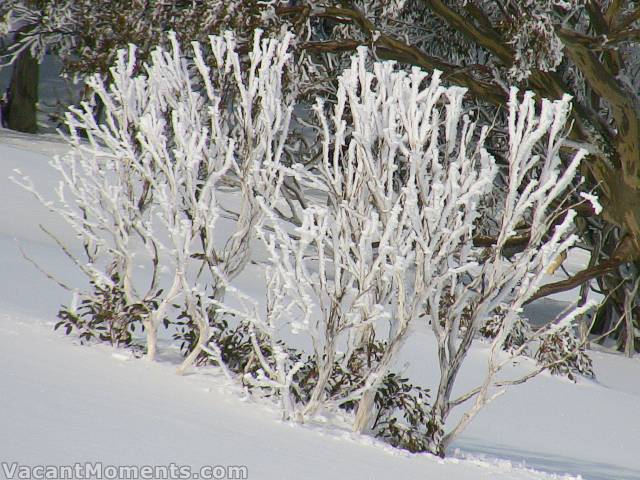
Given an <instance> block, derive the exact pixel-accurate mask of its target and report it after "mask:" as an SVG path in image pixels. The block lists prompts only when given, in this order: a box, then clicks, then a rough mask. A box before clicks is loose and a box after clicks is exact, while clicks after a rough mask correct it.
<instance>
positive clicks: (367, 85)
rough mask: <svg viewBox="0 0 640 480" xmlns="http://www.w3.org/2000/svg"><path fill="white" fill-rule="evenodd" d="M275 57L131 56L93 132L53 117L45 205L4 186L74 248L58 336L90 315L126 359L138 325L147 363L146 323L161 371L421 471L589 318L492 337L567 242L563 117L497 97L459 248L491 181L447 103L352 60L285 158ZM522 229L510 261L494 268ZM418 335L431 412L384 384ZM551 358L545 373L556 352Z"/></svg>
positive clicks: (476, 145)
mask: <svg viewBox="0 0 640 480" xmlns="http://www.w3.org/2000/svg"><path fill="white" fill-rule="evenodd" d="M290 42H291V35H290V34H286V35H283V36H281V37H280V38H278V39H274V38H272V39H264V38H262V33H261V32H260V31H258V32H257V33H256V35H255V37H254V40H253V46H252V51H251V52H250V54H249V55H248V61H247V63H246V64H243V63H241V60H240V56H239V54H238V53H237V52H236V49H237V47H236V41H235V38H234V36H233V35H232V34H225V36H223V37H216V36H213V37H211V38H210V43H209V46H208V47H207V48H204V47H202V46H200V45H199V44H198V43H194V44H193V45H192V46H191V48H190V49H189V50H188V53H183V51H182V50H181V48H180V45H179V42H178V41H177V39H176V37H175V35H170V36H169V43H170V45H171V46H170V48H168V49H165V48H158V49H156V50H154V51H153V52H152V54H151V56H150V60H149V62H148V63H147V64H146V65H145V67H144V69H142V70H140V69H139V68H138V67H137V65H138V63H137V59H136V51H135V47H133V46H132V47H130V48H129V50H128V51H120V52H119V54H118V60H117V62H116V63H115V65H114V66H113V67H112V69H111V75H110V77H109V78H108V80H107V79H103V78H102V77H100V76H94V77H92V78H91V79H90V80H89V82H88V85H89V86H90V88H91V89H92V91H93V92H94V94H95V96H96V97H97V98H99V99H100V101H101V102H102V104H103V105H104V107H105V108H104V109H105V116H104V121H100V122H99V121H97V120H96V118H95V116H94V112H93V109H92V106H91V105H90V104H88V103H85V104H83V105H81V106H80V107H78V108H74V109H72V110H71V111H70V112H69V114H68V116H67V125H68V127H69V130H70V134H69V136H68V140H69V143H70V145H71V147H72V149H71V152H70V153H69V154H68V155H64V156H61V157H57V158H55V159H54V160H53V162H52V166H53V168H54V169H55V170H56V172H57V174H58V175H59V176H60V179H61V180H60V186H59V188H58V190H57V196H56V198H55V199H54V200H48V199H46V198H45V197H44V196H42V195H41V194H40V193H38V191H37V189H36V188H35V186H34V185H32V183H31V182H30V180H29V179H28V178H22V180H20V182H21V183H22V185H23V186H24V187H25V188H27V189H28V190H29V191H31V192H32V193H34V194H35V195H36V196H37V197H38V198H40V199H41V200H42V201H43V203H45V205H47V206H48V207H49V208H50V209H51V210H53V211H55V212H57V213H58V214H60V215H61V216H62V217H63V218H64V219H65V220H66V222H67V224H68V225H69V227H70V228H71V229H72V230H73V232H74V233H75V234H76V236H77V237H78V238H79V239H80V241H81V242H82V245H83V247H84V253H85V255H86V258H85V259H81V258H80V257H79V256H77V255H76V254H74V251H73V250H72V249H70V248H68V247H66V246H63V248H64V249H65V252H67V254H68V255H69V256H70V257H71V258H72V259H73V260H74V261H75V262H76V264H77V265H78V267H79V268H80V269H81V270H82V271H83V272H84V273H85V274H86V275H87V277H88V279H89V282H90V285H92V286H93V290H89V291H84V290H79V291H78V292H77V293H76V296H77V297H78V302H76V303H79V304H80V306H79V307H77V309H76V308H75V307H73V306H71V307H69V308H66V309H64V310H63V312H62V315H61V316H62V320H63V322H67V323H64V324H65V325H67V326H68V327H69V328H74V327H75V328H80V329H81V330H82V329H86V328H89V329H91V328H95V327H96V325H95V324H94V323H91V321H92V320H95V319H93V318H91V316H92V315H93V312H98V313H99V314H100V315H101V317H100V318H103V317H104V320H103V323H102V324H101V323H100V322H98V326H100V327H101V328H102V327H106V330H108V331H113V328H111V327H112V324H113V325H116V327H117V329H119V330H118V332H120V333H123V332H122V326H121V324H122V322H123V321H124V323H125V332H124V333H125V335H124V338H126V339H127V341H130V336H129V337H128V336H127V335H126V334H127V333H128V334H130V331H129V332H127V330H126V329H127V328H128V327H129V325H128V324H127V322H139V323H142V325H143V326H144V330H145V333H146V350H147V356H148V358H150V359H153V358H154V356H155V355H156V352H157V334H158V329H159V328H160V326H161V325H163V324H164V325H170V324H177V325H178V326H179V327H181V328H184V329H186V330H185V331H184V332H182V333H179V334H178V338H181V339H182V340H186V341H187V343H188V344H189V345H188V348H187V353H188V355H187V358H186V359H185V362H184V364H183V365H182V367H181V368H180V371H184V369H185V368H187V367H188V366H189V365H191V364H192V363H193V362H194V361H196V360H197V359H199V358H202V356H203V355H204V356H208V358H210V359H212V360H213V361H214V362H215V363H216V364H217V365H219V366H220V367H221V368H222V369H223V371H224V372H225V374H226V375H227V376H228V377H229V378H230V379H232V380H234V379H237V380H241V381H242V382H243V383H244V384H246V385H247V386H248V387H249V388H250V389H252V390H257V391H261V392H263V393H265V392H266V394H267V395H275V396H276V397H278V398H279V400H280V401H281V405H282V409H283V415H284V417H285V418H289V419H294V420H297V421H308V420H312V419H313V418H314V417H315V416H316V415H317V414H319V413H321V412H326V411H329V412H335V411H338V410H339V409H342V410H346V411H348V412H353V428H354V430H356V431H358V432H369V433H372V434H375V435H377V436H380V437H382V438H386V439H388V440H389V441H390V442H391V443H393V444H394V445H401V446H404V447H405V448H409V449H411V450H427V451H430V452H433V453H437V454H441V455H442V454H444V449H445V448H446V447H447V445H448V444H449V443H450V442H451V440H452V439H453V438H455V436H456V435H458V434H459V433H460V432H461V431H462V429H464V428H465V426H466V425H467V424H468V423H469V421H471V419H472V418H473V417H474V415H475V414H476V413H477V412H478V411H479V410H480V409H481V408H482V407H483V406H484V405H485V404H486V403H488V402H489V401H490V400H491V399H492V398H495V396H497V395H499V394H500V393H501V392H502V390H501V388H500V387H501V386H504V385H506V384H508V383H509V382H505V381H504V380H500V381H498V380H497V378H496V377H497V374H498V373H500V372H502V370H504V369H505V367H508V366H509V365H511V364H512V363H513V362H514V360H517V359H518V358H519V357H521V356H522V354H523V353H524V350H525V348H527V347H528V346H529V345H532V344H534V343H535V344H539V345H543V346H544V345H549V341H548V340H549V339H552V336H553V335H558V334H559V333H558V332H562V335H566V334H570V332H571V324H572V321H573V320H574V319H575V318H576V317H577V316H578V315H580V314H582V313H584V312H585V311H586V310H587V309H589V308H590V306H591V305H590V304H586V305H585V306H583V307H580V308H578V309H575V310H573V311H571V312H568V313H567V314H566V315H565V316H564V317H562V318H560V319H556V320H555V321H551V322H550V323H549V324H548V325H545V326H543V327H541V328H539V329H538V330H536V331H533V332H527V333H526V335H525V336H524V338H520V335H518V334H517V332H516V331H515V330H514V328H515V326H516V325H518V324H519V322H520V321H521V319H520V317H519V312H520V311H521V308H522V306H523V304H524V302H526V300H527V299H529V298H530V297H531V295H533V294H534V293H535V291H536V290H537V289H538V288H539V287H540V285H541V283H542V278H543V275H544V273H545V269H546V268H547V266H548V265H549V264H550V263H552V262H553V261H554V260H555V259H556V258H557V257H558V256H559V255H561V254H562V253H563V252H564V251H566V249H567V248H569V247H570V246H571V245H572V244H573V242H574V241H575V236H574V235H573V234H572V229H573V227H572V225H573V218H574V215H575V214H574V212H573V211H572V210H570V209H568V208H567V205H566V203H567V202H566V201H565V200H566V195H567V193H568V190H569V189H570V186H571V182H572V180H573V177H574V176H575V172H576V169H577V167H578V165H579V162H580V160H581V159H582V157H583V156H584V155H585V152H584V151H579V152H577V153H575V152H574V154H573V155H572V156H571V158H569V166H568V167H567V168H565V169H564V170H562V171H561V169H560V167H561V162H562V160H561V157H560V146H561V145H562V142H563V140H564V133H565V125H566V121H567V116H568V114H569V110H570V100H569V98H568V97H565V98H563V99H561V100H557V101H553V102H552V101H548V100H542V101H541V102H540V105H539V107H537V106H536V101H535V99H534V96H533V94H531V93H530V92H526V93H524V94H522V95H521V94H519V92H518V91H517V90H516V89H512V90H511V92H510V102H509V105H508V106H509V109H508V137H507V138H508V155H507V160H508V169H507V173H506V177H505V178H506V183H505V192H504V195H502V196H501V197H500V199H501V200H500V201H501V202H502V204H501V205H500V206H499V208H496V209H495V211H496V212H498V217H497V218H495V230H496V236H495V238H493V239H492V242H491V243H490V244H488V245H484V246H482V247H479V246H476V245H475V244H474V241H475V237H474V236H475V232H476V228H477V224H478V222H479V221H480V219H481V218H482V217H481V214H482V208H483V205H486V204H487V202H486V201H485V199H486V197H487V196H488V195H490V194H491V192H492V190H493V189H494V186H495V181H496V174H497V170H498V169H497V165H496V160H495V158H494V157H493V156H492V155H491V154H490V153H489V151H488V150H487V148H486V142H487V134H488V127H487V126H483V125H481V124H478V123H477V122H476V121H474V120H472V118H471V117H470V116H469V115H468V114H467V113H466V112H465V108H464V97H465V94H466V93H467V90H466V89H464V88H461V87H457V86H449V87H447V86H444V85H443V84H442V81H441V73H440V72H438V71H435V72H433V73H432V74H428V73H426V72H425V71H422V70H420V69H418V68H414V69H412V71H411V72H406V71H403V70H400V69H398V68H397V66H396V65H395V64H394V63H392V62H386V63H385V62H373V63H372V62H370V61H369V59H368V58H367V53H366V50H365V49H360V50H359V51H358V53H357V55H355V56H354V57H353V58H352V59H351V64H350V67H349V68H348V69H347V70H345V72H344V73H343V74H342V75H341V76H340V77H339V78H338V83H337V92H336V95H335V96H334V97H329V98H318V99H317V100H316V102H315V104H314V106H313V115H314V117H313V118H306V120H305V121H304V125H305V126H306V128H307V131H306V134H307V136H310V135H315V138H314V139H313V140H314V141H309V139H308V138H307V139H305V140H306V142H303V141H301V139H300V138H299V137H298V136H296V135H293V134H292V127H291V125H292V120H291V117H292V112H293V110H294V106H296V97H295V94H296V92H297V90H294V89H292V88H289V84H287V83H286V82H285V81H284V79H285V77H286V75H285V74H286V72H287V69H288V68H290V53H289V52H288V47H289V44H290ZM207 58H210V59H211V60H210V61H207V60H206V59H207ZM313 132H315V133H313ZM305 145H309V146H308V147H305ZM539 152H541V153H539ZM225 197H227V198H233V199H234V200H235V202H236V205H235V206H234V208H233V209H230V208H228V206H225V204H224V203H225V202H224V198H225ZM494 203H495V200H494ZM223 217H224V218H223ZM223 221H224V222H229V223H227V224H226V225H225V226H224V228H222V225H223V224H222V222H223ZM229 224H230V225H231V227H229ZM523 224H526V225H528V231H527V234H528V244H527V246H526V248H524V250H523V251H520V252H517V253H515V254H513V255H510V257H509V258H507V257H506V255H505V250H506V248H507V246H508V244H509V242H510V240H511V239H512V237H513V236H514V235H515V232H516V230H517V229H520V228H521V226H522V225H523ZM252 237H255V241H257V242H259V244H260V251H261V252H263V254H262V255H265V254H266V259H265V258H264V256H263V257H262V258H260V257H259V256H256V255H254V246H255V241H253V242H252ZM251 259H253V260H256V261H259V262H260V263H261V264H262V265H263V267H264V268H263V270H264V277H265V298H266V301H262V299H256V298H252V297H251V296H249V295H247V294H246V293H244V292H242V291H241V289H240V288H239V286H238V283H237V277H238V275H239V274H240V273H241V272H242V271H243V270H244V269H245V267H246V265H247V264H248V263H249V260H251ZM141 266H144V267H145V270H141V269H140V267H141ZM105 292H106V293H105ZM100 302H103V303H105V302H106V303H107V304H106V305H102V306H104V307H105V308H98V307H101V305H99V304H100ZM113 305H115V307H113V308H112V306H113ZM87 306H89V307H90V308H89V307H87ZM104 311H108V312H109V314H107V315H103V314H102V312H104ZM496 316H497V317H498V320H496ZM87 318H88V319H89V322H88V323H87ZM105 323H106V325H105ZM420 324H422V325H423V326H427V327H428V328H430V329H431V331H432V333H433V337H434V338H435V341H436V344H437V352H438V355H437V358H433V359H429V360H426V361H427V363H426V364H425V365H424V368H436V369H438V370H439V372H440V381H439V384H438V385H435V386H433V388H432V391H433V392H435V394H432V395H431V396H432V397H433V404H432V405H431V406H429V405H428V404H427V402H426V397H427V393H428V392H427V389H426V388H420V387H415V386H412V385H411V384H410V383H407V381H406V379H403V378H402V377H400V376H398V374H397V373H395V372H393V371H392V369H393V368H394V366H395V363H396V361H397V360H398V355H399V352H400V351H401V349H402V346H403V344H404V343H405V342H406V340H407V338H408V336H409V335H410V334H411V332H412V331H413V330H414V329H416V328H420ZM483 328H484V329H485V330H487V329H489V330H490V331H491V335H490V336H491V337H492V344H491V348H490V352H489V355H488V364H487V369H486V376H485V378H483V379H480V384H479V385H478V387H477V388H474V389H472V390H470V391H468V392H466V393H462V394H461V395H460V396H459V397H457V398H452V397H451V395H452V391H453V389H454V385H455V383H456V378H457V375H458V373H459V371H460V369H461V367H462V365H463V363H464V361H465V358H466V356H467V353H468V352H469V349H470V347H471V344H472V342H473V341H474V339H475V338H476V337H477V336H478V334H479V333H480V331H481V329H483ZM102 329H103V330H104V329H105V328H102ZM84 332H85V330H82V331H81V333H84ZM174 333H175V331H174ZM116 334H117V332H116ZM96 336H98V337H100V335H99V334H98V335H96ZM516 336H517V337H518V338H517V342H516V341H514V338H515V337H516ZM100 338H103V337H100ZM114 338H116V339H119V338H121V337H120V336H118V335H115V337H114V336H113V335H112V336H111V337H108V338H106V339H107V340H111V341H114ZM297 340H299V341H297ZM545 341H546V343H545ZM114 343H117V340H116V342H114ZM561 345H562V346H564V347H566V348H567V349H569V351H567V352H566V353H567V355H571V354H574V353H575V352H574V350H575V349H576V348H577V347H578V344H577V343H575V342H574V343H572V342H570V341H563V343H562V344H561ZM539 351H540V352H542V353H541V354H540V355H538V356H537V358H538V359H539V360H540V364H539V365H538V366H535V367H533V369H532V370H531V371H530V373H528V374H527V375H526V376H525V377H520V378H517V379H514V380H513V381H512V383H518V382H521V381H524V380H526V379H527V378H529V377H531V376H533V375H535V374H536V373H538V372H540V371H542V370H543V369H545V368H547V367H550V366H552V364H553V365H555V364H556V360H557V355H555V354H554V355H552V356H551V357H550V356H548V355H545V354H544V350H543V349H542V347H541V348H540V350H539ZM549 362H553V363H549ZM467 401H472V402H473V403H472V405H471V406H470V407H469V408H467V411H466V412H465V413H464V415H463V416H462V417H461V419H460V420H459V421H458V423H457V424H454V425H453V426H452V428H451V429H450V430H448V431H445V427H444V425H445V423H446V421H447V418H448V417H449V414H450V412H451V410H452V409H453V408H455V407H456V406H460V405H463V404H465V403H466V402H467Z"/></svg>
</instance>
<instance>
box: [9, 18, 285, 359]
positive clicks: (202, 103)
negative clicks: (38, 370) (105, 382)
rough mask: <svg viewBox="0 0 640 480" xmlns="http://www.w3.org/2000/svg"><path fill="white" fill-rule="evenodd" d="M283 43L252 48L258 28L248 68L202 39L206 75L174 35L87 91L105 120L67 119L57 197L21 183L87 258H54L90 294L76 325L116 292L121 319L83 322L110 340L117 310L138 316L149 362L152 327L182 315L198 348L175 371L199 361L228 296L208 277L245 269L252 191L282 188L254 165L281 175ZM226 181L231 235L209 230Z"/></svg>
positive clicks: (197, 50)
mask: <svg viewBox="0 0 640 480" xmlns="http://www.w3.org/2000/svg"><path fill="white" fill-rule="evenodd" d="M290 38H291V36H290V35H285V36H284V37H283V38H281V39H280V40H275V39H272V40H269V39H262V36H261V32H260V31H258V32H256V34H255V38H254V44H253V52H252V54H251V56H250V59H249V62H248V65H247V68H246V70H245V69H243V68H242V67H241V65H240V59H239V55H238V54H237V53H236V52H235V41H234V38H233V36H232V35H231V34H227V35H226V36H225V37H211V41H210V46H209V53H210V55H211V57H213V58H214V59H215V63H216V64H215V65H214V67H215V68H213V69H212V68H210V67H209V66H208V65H206V64H205V62H204V60H203V58H204V57H203V48H202V47H201V46H200V45H198V44H195V43H194V44H193V45H192V50H191V52H190V53H189V57H188V56H187V55H185V54H183V53H182V52H181V50H180V46H179V45H178V42H177V40H176V38H175V36H172V35H170V39H169V40H170V44H171V48H170V49H169V50H165V49H162V48H158V49H156V50H155V51H154V52H153V53H152V54H151V60H150V62H149V63H148V64H147V65H146V66H145V68H144V69H143V70H142V71H138V69H137V67H136V65H137V62H136V58H135V47H133V46H131V47H130V49H129V51H120V52H119V54H118V60H117V62H116V64H115V65H114V66H113V67H112V68H111V75H110V77H109V78H102V77H101V76H94V77H92V78H90V79H89V80H88V81H87V85H88V87H89V88H90V89H91V90H92V92H93V94H94V95H95V96H96V97H97V98H99V99H100V101H101V102H102V103H103V104H104V106H105V114H104V115H105V118H104V121H102V122H100V123H98V122H97V120H96V119H95V117H94V112H93V108H92V106H91V105H90V104H88V103H83V104H82V105H81V106H80V107H78V108H72V109H71V110H70V112H69V113H68V115H67V127H68V128H69V131H70V133H69V136H68V137H67V139H68V142H69V144H70V146H71V147H72V148H71V152H70V153H69V154H67V155H64V156H61V157H56V158H55V159H54V160H53V161H52V162H51V165H52V167H53V168H54V169H55V170H56V171H57V173H58V174H59V177H60V186H59V188H58V190H57V198H56V200H54V201H49V200H47V199H45V198H44V197H42V196H41V195H40V194H39V193H38V192H37V190H36V189H35V186H34V185H32V183H31V181H30V180H29V179H28V178H23V179H22V180H20V182H21V183H22V185H23V186H24V187H25V188H27V189H28V190H30V191H31V192H32V193H34V194H35V195H36V196H37V197H38V198H39V199H40V200H41V201H42V202H43V203H44V204H45V205H46V206H47V207H48V208H50V209H51V210H52V211H54V212H56V213H58V214H60V215H61V216H62V217H63V219H64V220H65V221H66V222H67V224H68V225H69V226H70V228H71V229H72V230H73V232H74V233H75V234H76V235H77V237H78V238H79V239H80V241H81V242H82V244H83V251H84V254H85V257H86V258H85V259H81V258H79V256H77V255H75V254H74V253H72V252H71V250H70V249H69V248H67V247H63V248H64V249H65V252H66V253H67V254H68V255H69V256H71V257H72V259H73V260H74V262H75V263H76V265H77V266H78V267H79V268H80V269H81V270H82V271H83V272H84V273H85V274H86V275H87V277H88V279H89V281H90V283H91V284H92V285H94V286H95V287H96V290H95V291H93V292H92V291H87V292H80V294H79V296H80V302H81V304H85V303H86V302H87V301H88V302H89V303H90V304H91V305H93V308H92V309H91V310H87V311H85V312H84V315H85V317H86V315H87V314H88V315H89V316H91V315H93V312H101V311H102V310H104V309H105V308H106V307H107V306H106V305H105V306H104V308H102V307H101V306H100V305H99V304H100V303H101V302H102V303H104V302H111V299H108V298H107V296H105V295H102V294H96V292H98V293H99V292H104V291H109V290H111V289H115V291H117V292H118V294H119V295H120V297H119V298H118V302H119V303H118V305H119V307H118V308H119V309H120V310H119V312H117V314H114V315H101V314H100V315H99V316H98V317H96V318H94V319H92V320H89V321H87V322H84V324H83V325H84V326H87V325H91V326H92V327H95V329H96V332H99V331H100V330H102V329H106V330H111V329H112V324H115V323H117V322H121V317H122V315H124V314H125V313H123V312H130V311H131V309H135V308H137V307H136V306H143V307H144V308H143V311H144V314H143V315H141V316H140V317H139V318H140V321H141V322H142V324H143V326H144V331H145V334H146V337H147V356H148V357H149V358H150V359H153V358H154V356H155V354H156V351H157V331H158V328H159V326H160V325H161V324H162V322H164V319H165V318H166V317H167V315H168V314H169V311H170V310H172V309H173V308H174V306H175V305H182V306H183V307H184V310H185V311H186V314H187V315H188V316H189V318H190V319H191V320H192V323H191V325H192V326H193V325H195V326H196V329H195V334H194V335H195V337H196V338H197V340H196V341H195V345H193V346H192V348H191V353H190V354H189V355H188V356H187V358H186V360H185V363H184V364H183V366H182V368H181V369H182V370H184V368H187V367H188V366H189V365H190V364H191V362H192V361H193V360H195V358H197V356H198V355H199V354H200V352H201V349H202V346H203V345H206V343H207V342H208V341H209V334H210V332H209V321H210V319H209V316H210V313H211V311H212V300H213V299H218V300H219V299H220V297H221V296H223V295H224V289H221V288H220V285H219V284H218V282H217V278H218V276H217V275H213V274H212V273H211V272H212V270H213V269H216V271H219V272H222V273H223V274H224V275H225V277H226V278H231V279H232V278H233V277H234V276H235V275H237V274H238V273H239V272H241V271H242V269H243V268H244V266H245V265H246V263H247V262H248V260H249V241H250V238H251V237H250V235H249V233H250V232H251V229H252V226H253V225H254V224H255V222H256V220H257V219H258V218H259V217H260V215H261V210H260V208H259V207H258V204H257V199H256V195H260V196H261V198H264V199H271V197H274V196H277V195H278V193H277V192H278V190H279V188H280V185H281V184H282V181H283V179H282V175H281V174H280V173H279V172H278V171H277V170H276V169H273V168H272V169H270V170H268V171H267V170H266V169H263V168H262V165H263V164H270V165H272V164H273V165H277V164H278V163H279V162H281V161H282V159H283V158H284V155H285V154H284V151H283V146H284V143H285V139H286V138H287V136H288V133H289V120H290V116H291V111H292V106H291V105H290V101H289V99H288V98H286V95H285V92H284V89H283V86H282V77H283V72H284V70H285V69H286V68H287V64H288V60H289V54H288V53H287V46H288V42H289V40H290ZM83 137H86V138H87V140H85V139H84V138H83ZM270 175H271V176H270ZM223 183H225V184H228V183H231V186H236V187H237V188H238V189H239V190H240V192H241V195H240V201H239V204H238V213H237V215H236V218H235V221H234V222H233V226H232V227H231V228H227V229H225V230H221V229H220V227H219V221H218V220H219V218H220V217H221V216H222V215H223V214H226V211H225V210H224V209H223V207H222V206H221V204H220V201H219V195H220V189H221V187H222V186H223ZM141 267H145V269H144V270H141ZM96 315H98V313H96ZM94 316H95V315H94ZM69 318H70V319H71V317H69ZM96 322H97V323H98V324H100V325H96ZM77 323H78V322H76V324H77ZM95 337H97V338H100V335H99V334H98V333H96V335H95Z"/></svg>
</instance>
